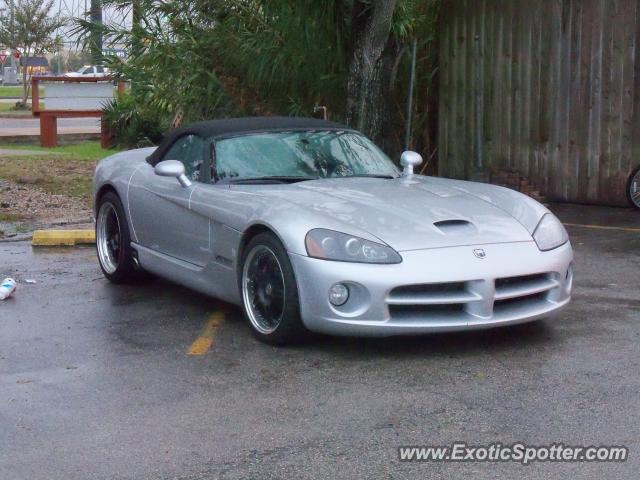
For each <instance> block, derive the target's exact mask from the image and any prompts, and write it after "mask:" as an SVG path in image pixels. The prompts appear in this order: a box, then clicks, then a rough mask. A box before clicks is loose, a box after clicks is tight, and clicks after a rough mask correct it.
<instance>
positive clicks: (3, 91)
mask: <svg viewBox="0 0 640 480" xmlns="http://www.w3.org/2000/svg"><path fill="white" fill-rule="evenodd" d="M38 91H39V92H40V95H43V94H44V89H43V88H40V89H38ZM0 97H16V98H18V97H20V98H21V97H22V86H21V85H15V86H10V85H6V86H0Z"/></svg>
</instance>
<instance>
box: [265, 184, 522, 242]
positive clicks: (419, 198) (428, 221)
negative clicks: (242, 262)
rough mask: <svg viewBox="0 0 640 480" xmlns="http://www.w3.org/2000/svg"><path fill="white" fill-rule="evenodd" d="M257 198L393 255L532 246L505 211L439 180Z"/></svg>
mask: <svg viewBox="0 0 640 480" xmlns="http://www.w3.org/2000/svg"><path fill="white" fill-rule="evenodd" d="M447 182H451V185H448V184H447ZM464 183H466V182H464ZM488 187H489V188H495V187H492V186H488ZM260 193H262V194H263V195H265V196H267V197H272V198H273V197H277V198H278V199H279V200H281V201H286V202H291V203H293V204H295V205H297V206H299V207H301V208H302V209H303V210H306V211H308V212H309V213H312V212H313V213H315V214H318V215H321V216H325V217H328V218H330V219H331V224H335V221H336V220H337V221H338V222H339V223H341V224H343V225H344V226H345V228H344V229H343V230H345V231H346V232H347V233H352V234H355V233H356V232H357V231H359V230H361V231H365V232H368V233H369V234H370V235H373V236H375V237H377V238H378V239H380V240H382V241H383V242H384V243H386V244H387V245H389V246H391V247H392V248H394V249H395V250H397V251H406V250H418V249H425V248H439V247H451V246H461V245H479V244H488V243H503V242H526V241H531V240H532V237H531V233H530V231H529V230H528V229H527V228H525V226H523V224H522V223H521V222H520V221H518V220H517V219H516V218H515V217H514V216H513V215H511V214H510V213H507V212H509V211H510V209H511V206H510V205H507V206H505V208H501V207H500V206H497V205H495V204H494V203H491V202H490V201H488V200H487V199H485V198H482V197H481V196H479V195H474V194H472V193H469V192H468V191H465V190H464V189H463V188H458V187H457V186H456V184H455V183H454V182H453V181H447V180H443V179H435V178H431V177H415V179H413V180H407V179H405V178H399V179H395V180H386V179H375V178H343V179H324V180H317V181H308V182H300V183H295V184H291V185H287V186H282V187H275V188H274V187H272V188H265V189H261V192H260ZM514 193H516V192H514ZM273 199H274V200H275V198H273Z"/></svg>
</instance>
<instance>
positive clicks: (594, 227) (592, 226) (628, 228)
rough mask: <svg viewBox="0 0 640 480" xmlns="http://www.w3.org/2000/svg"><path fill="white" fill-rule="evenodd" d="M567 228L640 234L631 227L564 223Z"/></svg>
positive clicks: (639, 230) (637, 229)
mask: <svg viewBox="0 0 640 480" xmlns="http://www.w3.org/2000/svg"><path fill="white" fill-rule="evenodd" d="M565 225H566V226H567V227H580V228H593V229H597V230H618V231H621V232H638V233H640V228H632V227H607V226H605V225H583V224H580V223H565Z"/></svg>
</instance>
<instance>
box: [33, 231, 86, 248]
mask: <svg viewBox="0 0 640 480" xmlns="http://www.w3.org/2000/svg"><path fill="white" fill-rule="evenodd" d="M94 243H96V232H95V231H94V230H36V231H35V232H33V239H32V240H31V245H33V246H34V247H57V246H65V247H73V246H75V245H91V244H94Z"/></svg>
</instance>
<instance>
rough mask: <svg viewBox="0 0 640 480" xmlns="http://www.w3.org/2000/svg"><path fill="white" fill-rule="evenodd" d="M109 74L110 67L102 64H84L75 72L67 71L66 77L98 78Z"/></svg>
mask: <svg viewBox="0 0 640 480" xmlns="http://www.w3.org/2000/svg"><path fill="white" fill-rule="evenodd" d="M107 75H109V69H108V68H107V67H102V66H100V65H84V66H83V67H81V68H79V69H78V70H76V71H75V72H67V73H65V74H64V76H65V77H76V78H77V77H83V78H96V77H105V76H107Z"/></svg>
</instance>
